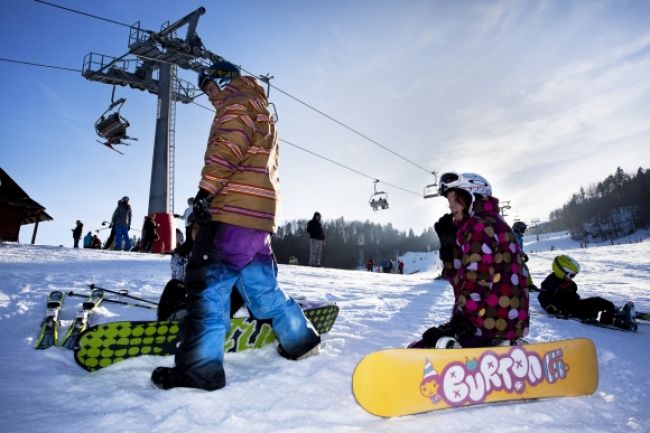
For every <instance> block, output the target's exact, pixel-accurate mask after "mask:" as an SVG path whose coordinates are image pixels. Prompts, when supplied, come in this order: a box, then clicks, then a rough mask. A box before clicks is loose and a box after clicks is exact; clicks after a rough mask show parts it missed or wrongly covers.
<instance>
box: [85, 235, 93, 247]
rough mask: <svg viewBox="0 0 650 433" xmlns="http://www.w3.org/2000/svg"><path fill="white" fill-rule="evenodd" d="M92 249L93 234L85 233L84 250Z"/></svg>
mask: <svg viewBox="0 0 650 433" xmlns="http://www.w3.org/2000/svg"><path fill="white" fill-rule="evenodd" d="M92 247H93V234H92V232H88V233H86V236H84V248H92Z"/></svg>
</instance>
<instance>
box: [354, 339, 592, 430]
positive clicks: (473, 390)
mask: <svg viewBox="0 0 650 433" xmlns="http://www.w3.org/2000/svg"><path fill="white" fill-rule="evenodd" d="M597 387H598V359H597V357H596V350H595V347H594V344H593V342H592V341H591V340H588V339H586V338H577V339H572V340H561V341H551V342H547V343H537V344H528V345H524V346H512V347H483V348H475V349H386V350H381V351H379V352H374V353H371V354H369V355H367V356H366V357H365V358H363V359H362V360H361V361H360V362H359V364H357V367H356V368H355V370H354V374H353V376H352V391H353V393H354V397H355V398H356V400H357V402H358V403H359V405H360V406H361V407H362V408H364V409H365V410H366V411H368V412H370V413H371V414H373V415H378V416H384V417H392V416H401V415H409V414H416V413H421V412H429V411H434V410H439V409H446V408H451V407H458V406H469V405H474V404H483V403H492V402H502V401H511V400H526V399H536V398H544V397H569V396H578V395H589V394H592V393H593V392H594V391H596V388H597Z"/></svg>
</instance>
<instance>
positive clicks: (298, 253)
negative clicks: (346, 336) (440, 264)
mask: <svg viewBox="0 0 650 433" xmlns="http://www.w3.org/2000/svg"><path fill="white" fill-rule="evenodd" d="M307 223H308V220H296V221H290V222H287V223H285V224H284V225H282V226H280V227H279V228H278V232H277V234H276V235H275V236H273V241H272V242H273V251H274V252H275V255H276V258H277V260H278V262H279V263H284V264H288V263H290V262H292V263H296V261H297V263H298V264H301V265H304V264H307V263H308V262H309V235H308V234H307ZM322 224H323V229H324V230H325V245H324V247H323V256H322V259H321V263H322V265H323V266H325V267H331V268H340V269H355V268H357V267H359V266H361V265H363V264H365V263H366V262H367V261H368V259H370V258H371V259H373V261H374V262H375V264H379V262H380V261H381V260H382V259H383V258H392V259H395V258H396V257H397V256H398V255H401V254H404V253H405V252H407V251H413V252H426V251H434V250H437V249H438V248H439V244H438V237H437V236H436V234H435V232H434V230H433V227H430V228H428V229H426V230H424V231H423V232H422V234H420V235H418V236H416V235H415V233H414V232H413V230H412V229H410V230H409V231H408V232H406V231H400V230H397V229H395V228H394V227H393V226H392V224H390V223H389V224H387V225H380V224H375V223H371V222H370V221H365V222H360V221H345V219H343V218H342V217H341V218H339V219H336V220H332V221H323V222H322Z"/></svg>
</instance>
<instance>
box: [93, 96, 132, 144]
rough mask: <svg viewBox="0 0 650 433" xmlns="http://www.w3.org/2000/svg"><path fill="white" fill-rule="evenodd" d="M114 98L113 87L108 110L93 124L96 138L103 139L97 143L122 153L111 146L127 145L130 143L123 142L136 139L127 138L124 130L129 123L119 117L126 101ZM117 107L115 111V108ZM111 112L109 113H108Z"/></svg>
mask: <svg viewBox="0 0 650 433" xmlns="http://www.w3.org/2000/svg"><path fill="white" fill-rule="evenodd" d="M114 98H115V86H113V94H112V96H111V105H109V107H108V109H106V111H104V113H102V115H101V116H100V117H99V119H97V121H96V122H95V132H96V133H97V135H98V136H100V137H101V138H103V139H104V140H105V141H99V140H97V142H98V143H101V144H103V145H104V146H106V147H108V148H110V149H112V150H114V151H116V152H117V153H120V154H121V153H122V152H120V151H119V150H117V149H115V148H114V147H113V146H115V145H118V144H123V145H128V144H130V143H125V142H124V141H123V140H135V141H137V138H133V137H129V136H128V135H127V134H126V129H127V128H128V127H129V126H130V124H129V121H128V120H126V119H125V118H124V117H122V116H121V115H120V109H121V108H122V105H124V103H125V102H126V99H124V98H120V99H118V100H117V101H115V100H114ZM116 107H117V110H115V108H116ZM111 111H112V112H111ZM109 112H111V113H109Z"/></svg>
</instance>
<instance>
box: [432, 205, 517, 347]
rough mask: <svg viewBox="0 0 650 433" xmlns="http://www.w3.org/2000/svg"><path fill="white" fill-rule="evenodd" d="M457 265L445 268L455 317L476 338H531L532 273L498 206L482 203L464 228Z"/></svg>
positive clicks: (458, 236) (456, 254)
mask: <svg viewBox="0 0 650 433" xmlns="http://www.w3.org/2000/svg"><path fill="white" fill-rule="evenodd" d="M456 244H457V248H454V261H453V263H445V267H446V268H447V270H448V271H449V273H448V274H447V275H448V279H449V282H450V283H451V285H452V286H453V288H454V295H455V298H456V301H455V303H454V313H453V314H454V315H462V316H464V317H465V318H467V319H469V321H470V322H471V323H472V324H473V325H474V326H475V327H476V336H477V337H482V338H486V339H499V340H504V339H505V340H511V339H515V338H518V337H523V336H525V335H527V334H528V323H529V317H528V287H527V279H528V270H527V268H526V267H525V266H523V261H522V257H521V252H520V247H519V244H518V243H517V241H516V239H515V236H514V233H513V232H512V229H511V228H510V227H509V226H508V224H507V223H506V222H505V221H504V220H503V218H502V217H501V216H500V215H499V200H498V199H496V198H494V197H488V198H485V199H478V200H477V201H476V202H475V204H474V214H473V215H472V216H471V217H469V218H467V219H465V220H464V221H463V222H461V223H460V225H459V227H458V231H457V233H456Z"/></svg>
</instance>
